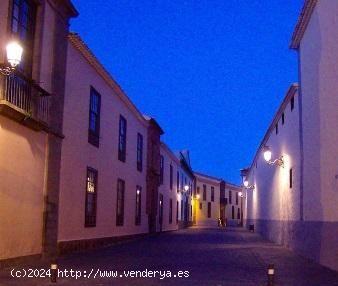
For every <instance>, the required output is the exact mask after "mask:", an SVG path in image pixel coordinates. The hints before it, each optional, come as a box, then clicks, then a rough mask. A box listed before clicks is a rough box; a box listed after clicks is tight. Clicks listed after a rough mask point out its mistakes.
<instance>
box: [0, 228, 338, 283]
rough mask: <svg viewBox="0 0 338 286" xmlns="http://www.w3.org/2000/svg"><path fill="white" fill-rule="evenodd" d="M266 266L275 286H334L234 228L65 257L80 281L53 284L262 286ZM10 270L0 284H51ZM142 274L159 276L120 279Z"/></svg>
mask: <svg viewBox="0 0 338 286" xmlns="http://www.w3.org/2000/svg"><path fill="white" fill-rule="evenodd" d="M270 263H272V264H274V265H275V272H276V274H275V285H297V286H301V285H304V286H310V285H316V286H318V285H330V286H332V285H338V273H337V272H334V271H331V270H329V269H327V268H325V267H322V266H320V265H318V264H316V263H314V262H311V261H309V260H307V259H304V258H302V257H300V256H297V255H295V254H294V253H292V252H291V251H288V250H286V249H284V248H282V247H280V246H278V245H275V244H273V243H270V242H267V241H264V240H263V239H262V238H261V237H260V236H259V235H257V234H253V233H249V232H247V231H246V230H243V229H235V228H233V229H228V230H226V231H225V230H223V229H197V228H190V229H186V230H181V231H177V232H171V233H164V234H160V235H156V236H150V237H147V238H143V239H138V240H133V241H128V242H124V243H121V244H116V245H113V246H110V247H107V248H104V249H99V250H93V251H89V252H83V253H76V254H72V255H67V256H64V257H62V258H60V259H59V261H58V264H59V268H60V270H63V269H67V270H68V271H69V273H68V275H70V270H71V269H72V270H74V271H78V274H80V273H81V276H82V277H81V278H79V279H75V277H74V278H60V277H59V278H58V280H57V284H53V285H215V286H221V285H222V286H223V285H267V275H266V273H267V266H268V264H270ZM22 268H25V269H28V268H37V269H40V268H47V265H45V266H43V265H25V266H24V267H23V266H20V267H16V269H22ZM11 269H12V268H6V269H3V270H2V271H1V275H0V281H1V282H0V285H50V284H51V283H50V280H49V278H48V279H47V278H44V279H43V278H40V279H37V278H21V279H19V278H11V274H10V272H11ZM92 269H93V272H92V273H91V277H90V278H88V276H89V273H90V272H91V270H92ZM104 270H113V271H117V273H118V277H117V278H99V276H102V274H103V271H104ZM146 270H147V271H148V272H147V275H149V271H155V270H158V271H161V273H158V272H157V273H156V274H154V273H153V276H154V275H156V278H140V277H138V278H130V277H129V278H126V277H123V278H121V277H120V275H122V276H123V275H125V274H127V273H128V271H129V276H131V275H136V273H134V274H132V273H131V272H130V271H141V273H142V275H145V273H146ZM97 271H99V272H98V274H97V276H96V278H94V275H95V274H96V272H97ZM163 271H165V272H166V276H169V272H168V271H170V275H171V276H172V277H171V278H169V277H166V278H163V276H162V278H161V276H160V275H163V273H164V272H163ZM179 271H182V272H180V273H179ZM186 271H188V272H186ZM73 275H75V273H73ZM85 275H86V277H84V276H85ZM174 275H176V277H174ZM178 276H183V277H181V278H179V277H178ZM184 276H189V277H184Z"/></svg>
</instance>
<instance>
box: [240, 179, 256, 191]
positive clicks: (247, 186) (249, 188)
mask: <svg viewBox="0 0 338 286" xmlns="http://www.w3.org/2000/svg"><path fill="white" fill-rule="evenodd" d="M243 186H244V188H246V189H247V190H254V189H255V186H254V185H250V184H249V181H248V180H247V179H244V180H243Z"/></svg>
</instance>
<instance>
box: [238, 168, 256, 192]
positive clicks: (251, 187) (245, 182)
mask: <svg viewBox="0 0 338 286" xmlns="http://www.w3.org/2000/svg"><path fill="white" fill-rule="evenodd" d="M249 171H250V170H249V168H245V169H241V177H242V183H243V186H244V188H245V189H247V190H254V189H255V186H254V185H250V183H249V180H248V174H249Z"/></svg>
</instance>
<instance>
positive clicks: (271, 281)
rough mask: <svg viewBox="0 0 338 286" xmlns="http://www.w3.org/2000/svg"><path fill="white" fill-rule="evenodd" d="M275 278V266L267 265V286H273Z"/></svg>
mask: <svg viewBox="0 0 338 286" xmlns="http://www.w3.org/2000/svg"><path fill="white" fill-rule="evenodd" d="M274 278H275V266H274V265H273V264H269V266H268V286H273V285H274Z"/></svg>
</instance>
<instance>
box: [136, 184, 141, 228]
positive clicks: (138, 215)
mask: <svg viewBox="0 0 338 286" xmlns="http://www.w3.org/2000/svg"><path fill="white" fill-rule="evenodd" d="M141 194H142V188H141V187H140V186H137V187H136V209H135V224H136V225H140V224H141V198H142V197H141Z"/></svg>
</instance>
